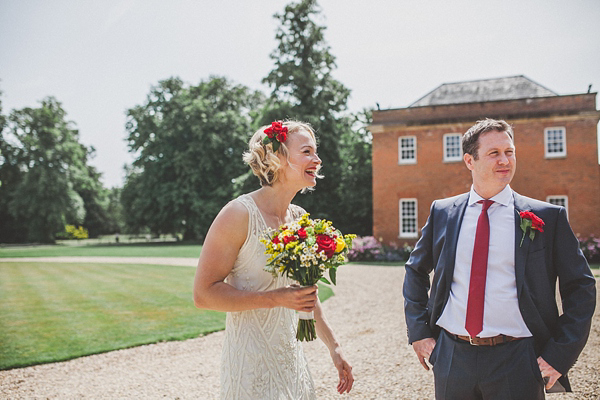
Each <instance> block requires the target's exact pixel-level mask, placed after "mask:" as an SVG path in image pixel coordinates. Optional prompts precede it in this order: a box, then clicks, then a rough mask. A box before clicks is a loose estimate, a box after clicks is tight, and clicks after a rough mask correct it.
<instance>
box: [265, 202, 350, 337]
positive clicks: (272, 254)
mask: <svg viewBox="0 0 600 400" xmlns="http://www.w3.org/2000/svg"><path fill="white" fill-rule="evenodd" d="M309 215H310V214H308V213H306V214H304V215H303V216H302V217H300V218H299V219H298V220H296V221H294V222H292V223H290V224H286V225H282V226H280V227H279V229H277V230H276V231H273V232H270V233H269V234H268V237H267V238H265V239H261V242H262V243H263V244H264V245H265V247H266V250H265V253H266V254H267V255H268V256H269V258H268V260H267V265H266V266H265V271H267V272H270V273H272V274H273V275H274V276H278V275H284V276H287V277H289V278H291V279H293V280H295V281H297V282H298V283H299V284H300V285H302V286H311V285H314V284H316V283H317V282H318V281H322V282H325V283H333V284H334V285H335V283H336V272H337V268H338V267H339V266H340V265H343V264H345V263H346V262H347V261H348V258H347V254H348V251H350V250H351V249H352V240H353V239H354V238H356V235H352V234H348V235H343V234H342V232H340V231H339V230H338V229H336V228H335V227H334V226H333V224H332V223H331V222H330V221H326V220H321V219H314V220H313V219H310V218H309ZM325 271H328V275H329V280H328V279H327V278H325V276H324V273H325ZM316 337H317V335H316V331H315V324H314V320H313V319H310V320H305V319H300V321H299V322H298V332H297V334H296V338H297V339H298V340H301V341H302V340H305V341H309V340H314V339H315V338H316Z"/></svg>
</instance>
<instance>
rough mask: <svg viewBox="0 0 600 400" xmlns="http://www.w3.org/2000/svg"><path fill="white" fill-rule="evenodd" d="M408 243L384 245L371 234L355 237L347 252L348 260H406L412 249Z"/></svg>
mask: <svg viewBox="0 0 600 400" xmlns="http://www.w3.org/2000/svg"><path fill="white" fill-rule="evenodd" d="M412 249H413V248H412V247H411V246H409V245H408V244H406V243H405V244H404V246H402V247H399V246H398V245H397V244H395V243H390V244H389V245H384V244H383V243H381V242H380V241H379V240H377V239H375V238H374V237H373V236H363V237H357V238H356V239H354V241H353V247H352V250H350V251H349V252H348V259H349V260H350V261H406V260H408V256H409V255H410V252H411V251H412Z"/></svg>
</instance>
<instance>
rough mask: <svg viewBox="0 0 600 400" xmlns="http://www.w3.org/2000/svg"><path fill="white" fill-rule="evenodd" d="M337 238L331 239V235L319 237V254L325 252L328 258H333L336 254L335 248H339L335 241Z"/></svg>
mask: <svg viewBox="0 0 600 400" xmlns="http://www.w3.org/2000/svg"><path fill="white" fill-rule="evenodd" d="M336 238H337V237H336V236H334V237H331V236H329V235H317V246H319V249H318V250H317V252H321V251H322V252H324V253H325V255H326V256H327V258H331V257H333V255H334V254H335V248H336V246H337V243H336V241H335V239H336Z"/></svg>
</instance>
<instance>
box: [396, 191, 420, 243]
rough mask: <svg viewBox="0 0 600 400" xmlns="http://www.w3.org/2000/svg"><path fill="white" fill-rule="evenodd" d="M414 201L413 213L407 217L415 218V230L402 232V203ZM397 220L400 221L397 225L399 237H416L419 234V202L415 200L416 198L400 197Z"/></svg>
mask: <svg viewBox="0 0 600 400" xmlns="http://www.w3.org/2000/svg"><path fill="white" fill-rule="evenodd" d="M408 202H411V203H414V205H415V215H414V216H410V217H408V216H407V218H414V220H415V231H414V232H404V231H403V229H402V228H403V226H404V224H403V222H404V218H405V217H404V215H402V203H408ZM398 220H399V222H400V225H399V226H398V231H399V235H398V237H399V238H416V237H418V236H419V202H418V201H417V199H415V198H411V199H400V200H399V201H398Z"/></svg>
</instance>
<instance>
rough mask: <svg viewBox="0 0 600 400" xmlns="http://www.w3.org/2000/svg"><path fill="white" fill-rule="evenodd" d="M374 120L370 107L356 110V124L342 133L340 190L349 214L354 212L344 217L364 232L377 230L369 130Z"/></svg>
mask: <svg viewBox="0 0 600 400" xmlns="http://www.w3.org/2000/svg"><path fill="white" fill-rule="evenodd" d="M371 121H372V112H371V111H370V110H363V111H361V112H358V113H356V114H355V115H354V124H353V127H352V129H351V130H349V131H347V132H345V133H344V134H343V135H342V137H341V140H340V147H339V148H340V163H341V172H340V177H341V179H340V184H339V186H338V194H339V198H340V199H341V204H342V206H343V209H344V210H346V212H347V214H346V215H349V216H351V218H346V219H344V222H345V229H346V230H347V232H352V233H355V234H357V235H361V236H369V235H372V234H373V174H372V171H373V169H372V143H373V137H372V135H371V133H370V132H369V131H368V130H367V126H368V125H370V124H371ZM348 210H350V212H348Z"/></svg>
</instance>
